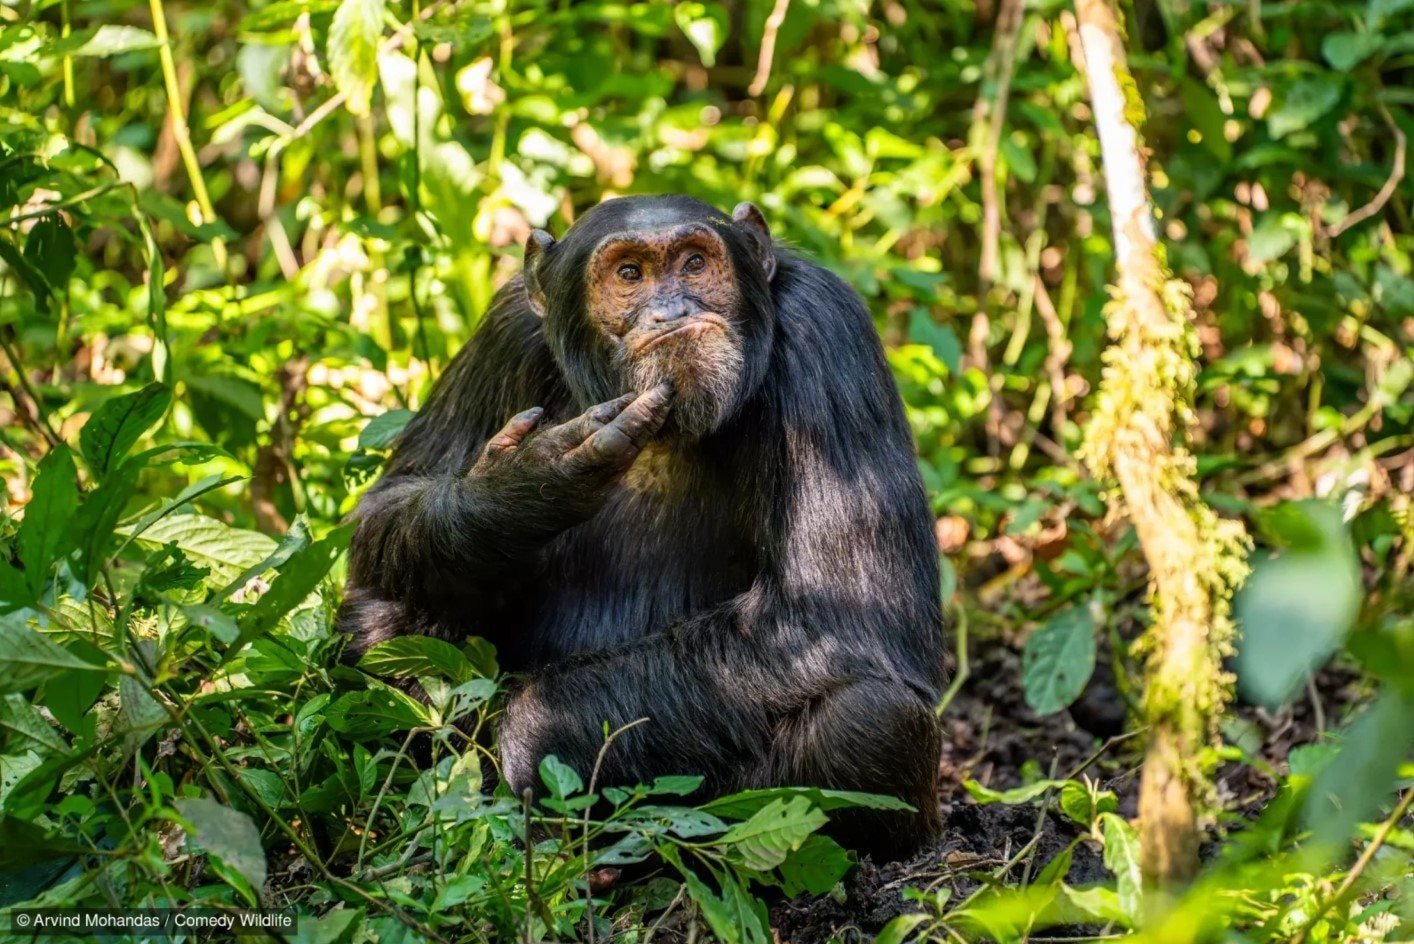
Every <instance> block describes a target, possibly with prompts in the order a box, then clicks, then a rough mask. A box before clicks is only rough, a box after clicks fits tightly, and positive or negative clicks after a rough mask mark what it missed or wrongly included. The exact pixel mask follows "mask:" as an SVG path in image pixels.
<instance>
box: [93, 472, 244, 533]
mask: <svg viewBox="0 0 1414 944" xmlns="http://www.w3.org/2000/svg"><path fill="white" fill-rule="evenodd" d="M243 480H244V476H240V475H228V476H223V475H221V474H220V473H213V474H211V475H208V476H205V477H203V478H202V479H201V480H199V481H196V482H193V483H192V484H190V485H188V486H187V487H186V488H184V489H182V490H181V491H180V492H178V493H177V494H176V495H174V496H172V497H171V498H170V499H168V500H166V501H164V502H162V503H161V504H159V505H158V506H157V507H156V508H154V509H152V510H151V511H149V512H147V513H146V514H144V515H143V516H142V517H141V518H139V519H138V520H137V521H135V522H133V524H132V527H131V528H129V529H128V532H127V534H128V537H127V540H126V541H124V542H123V545H122V546H121V547H119V549H118V550H119V551H120V552H121V551H122V548H123V547H126V546H127V544H128V542H130V541H133V540H134V539H136V538H138V537H139V536H141V535H142V533H143V532H144V531H146V530H147V529H148V528H150V527H152V526H153V525H154V524H156V523H157V522H159V521H161V520H162V519H163V518H165V517H167V516H168V515H170V514H172V512H174V511H176V510H177V509H178V508H181V507H182V506H184V505H186V504H188V503H190V502H193V501H195V500H196V499H198V498H200V497H201V496H202V495H205V494H206V493H207V492H214V491H216V490H217V489H219V488H225V487H226V486H227V485H230V484H232V483H234V482H240V481H243Z"/></svg>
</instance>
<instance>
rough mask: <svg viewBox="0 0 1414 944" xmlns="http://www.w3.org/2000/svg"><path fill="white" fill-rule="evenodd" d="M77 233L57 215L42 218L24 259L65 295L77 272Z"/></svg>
mask: <svg viewBox="0 0 1414 944" xmlns="http://www.w3.org/2000/svg"><path fill="white" fill-rule="evenodd" d="M75 255H76V253H75V249H74V232H73V230H71V229H69V224H68V223H65V222H64V219H63V217H61V216H59V215H58V214H57V213H53V214H49V215H47V216H41V217H40V218H39V219H38V220H36V221H35V223H34V226H33V228H31V229H30V231H29V235H28V236H27V237H26V238H25V258H26V259H28V260H29V261H30V262H31V263H33V264H34V267H35V268H36V269H38V270H39V271H40V272H42V273H44V279H45V281H47V282H48V283H49V285H50V287H51V288H53V289H54V290H55V291H59V292H62V291H63V289H64V287H65V286H66V285H67V284H68V282H69V276H70V275H72V274H73V271H74V259H75Z"/></svg>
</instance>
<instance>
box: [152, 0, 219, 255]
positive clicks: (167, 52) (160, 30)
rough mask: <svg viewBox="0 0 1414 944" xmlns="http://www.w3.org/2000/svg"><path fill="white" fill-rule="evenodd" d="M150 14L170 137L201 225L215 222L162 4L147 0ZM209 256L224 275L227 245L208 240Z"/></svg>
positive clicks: (158, 1) (154, 0) (217, 238)
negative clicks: (185, 175)
mask: <svg viewBox="0 0 1414 944" xmlns="http://www.w3.org/2000/svg"><path fill="white" fill-rule="evenodd" d="M148 6H149V7H150V9H151V10H152V32H153V33H154V34H155V35H156V37H157V41H158V42H159V43H161V45H160V46H158V47H157V58H158V60H159V61H160V62H161V63H162V81H163V84H164V85H165V86H166V89H167V113H168V114H169V115H170V116H171V119H172V136H173V137H175V138H176V140H177V150H178V151H179V152H181V155H182V164H183V166H185V167H186V171H187V178H188V179H189V180H191V190H192V196H194V197H195V198H196V205H197V208H198V209H200V210H201V221H202V222H203V223H214V222H215V221H216V210H215V208H214V207H213V206H212V204H211V195H210V194H209V193H207V191H206V179H205V178H204V177H202V175H201V162H200V161H199V160H198V159H197V156H196V148H194V147H193V146H192V143H191V129H190V128H189V127H188V126H187V115H186V109H185V107H183V105H182V88H181V83H180V82H178V81H177V63H176V60H175V59H174V58H173V56H172V41H171V38H170V37H169V36H168V34H167V12H166V10H165V9H164V8H163V6H162V0H148ZM211 254H212V255H213V256H214V257H215V258H216V266H217V268H219V269H220V270H221V271H222V272H223V273H224V272H225V271H226V263H227V256H226V241H225V240H224V239H222V238H221V237H220V236H217V237H216V238H215V239H213V240H211Z"/></svg>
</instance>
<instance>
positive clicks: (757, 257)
mask: <svg viewBox="0 0 1414 944" xmlns="http://www.w3.org/2000/svg"><path fill="white" fill-rule="evenodd" d="M775 271H776V257H775V249H774V246H773V243H772V241H771V232H770V230H769V229H768V228H767V226H766V221H765V219H764V218H763V217H762V215H761V211H760V210H758V209H757V208H756V207H755V205H753V204H751V203H742V204H740V205H739V206H737V208H736V210H735V211H733V213H732V215H731V216H730V217H728V216H727V215H726V214H725V213H722V212H720V211H718V210H715V209H713V208H712V207H710V206H708V205H707V204H705V203H703V202H701V201H700V200H694V199H692V198H690V197H681V196H660V197H647V196H635V197H620V198H618V199H615V200H609V201H606V202H604V203H601V204H599V205H598V206H596V207H594V208H592V209H590V210H589V211H588V212H587V213H585V214H584V216H582V217H580V218H579V220H578V221H577V222H576V223H575V224H574V225H573V226H572V227H570V230H569V232H568V233H566V234H565V238H564V240H563V241H561V242H556V241H555V239H554V237H553V236H551V235H550V234H549V233H547V232H545V231H544V230H534V231H533V232H532V233H531V234H530V237H529V238H528V239H527V240H526V243H525V290H526V301H527V302H528V303H529V306H530V309H531V311H533V312H534V313H535V314H536V315H538V316H539V317H540V318H542V319H544V323H545V339H546V341H547V342H548V343H549V346H550V349H551V351H552V352H553V353H554V355H555V359H556V360H557V361H558V362H559V365H560V367H561V369H562V370H563V371H564V375H565V379H566V380H567V381H568V383H569V385H570V387H571V389H572V390H573V391H574V393H575V395H576V396H577V398H578V399H579V400H580V401H581V402H582V405H584V406H587V405H589V404H592V403H596V402H600V401H603V400H610V399H613V398H614V397H615V396H618V395H619V394H620V393H623V392H624V391H626V390H636V391H643V390H650V389H652V388H653V387H655V386H657V385H658V384H661V383H663V382H665V381H666V382H670V383H672V385H673V387H674V390H675V396H674V398H673V407H672V413H671V414H670V415H669V417H668V424H667V426H666V427H664V429H665V430H667V431H668V432H669V433H670V434H675V435H681V436H685V437H688V438H693V439H696V438H700V437H702V436H705V435H707V434H708V433H711V432H713V431H715V430H717V429H719V428H721V427H722V425H723V424H724V423H725V422H726V421H727V420H728V419H730V418H731V417H732V416H733V415H734V414H735V413H736V411H738V410H739V409H740V408H741V407H742V406H743V405H744V404H745V403H746V402H747V401H748V399H749V398H750V397H751V396H752V394H753V393H754V392H755V391H756V390H757V389H758V388H759V385H760V384H761V382H762V380H763V378H764V377H765V374H766V370H767V368H768V366H769V364H770V358H771V350H772V333H773V330H774V325H775V307H774V302H773V298H772V294H771V293H772V288H771V280H772V278H773V276H774V274H775Z"/></svg>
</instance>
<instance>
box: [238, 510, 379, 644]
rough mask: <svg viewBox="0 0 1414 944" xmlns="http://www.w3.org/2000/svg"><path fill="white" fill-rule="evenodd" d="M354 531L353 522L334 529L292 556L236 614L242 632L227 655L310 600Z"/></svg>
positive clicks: (347, 544) (273, 626)
mask: <svg viewBox="0 0 1414 944" xmlns="http://www.w3.org/2000/svg"><path fill="white" fill-rule="evenodd" d="M352 534H353V525H344V526H342V527H339V528H335V529H334V530H333V531H330V532H329V533H328V534H327V535H325V536H324V538H323V539H321V540H319V541H315V542H314V543H313V544H311V545H310V546H309V547H307V548H305V549H304V550H302V551H300V552H298V553H297V554H295V555H294V556H293V557H291V558H290V560H289V561H288V562H287V563H286V564H285V566H284V569H283V570H281V571H280V576H279V577H276V578H275V582H274V583H272V584H271V585H270V589H269V590H266V591H265V592H264V593H263V594H261V595H260V599H259V600H256V601H255V604H254V605H253V606H251V607H249V608H247V609H246V610H244V611H243V612H242V613H241V614H240V616H239V617H237V619H236V622H237V624H238V625H239V626H240V628H241V631H240V635H239V636H238V637H237V638H236V641H235V642H233V643H232V644H231V646H230V648H229V649H228V650H227V658H230V657H231V656H233V655H235V653H236V652H237V651H239V650H240V648H241V647H242V646H243V645H245V644H246V643H248V642H250V641H251V640H252V639H255V638H256V637H258V636H260V635H262V634H263V633H267V632H269V631H270V630H272V629H274V628H275V626H276V624H277V623H279V622H280V618H281V617H283V616H284V615H285V614H287V613H289V612H290V611H291V610H293V609H294V608H295V607H297V606H299V605H300V604H301V603H303V602H304V601H305V600H306V599H308V597H309V595H310V594H311V593H313V592H314V591H315V590H317V589H318V588H319V584H320V583H321V582H322V581H323V580H324V578H325V577H326V576H328V574H329V571H330V569H331V568H333V566H334V562H335V561H337V560H338V559H339V557H340V555H342V554H343V553H344V550H345V548H347V547H348V546H349V537H350V536H351V535H352Z"/></svg>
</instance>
